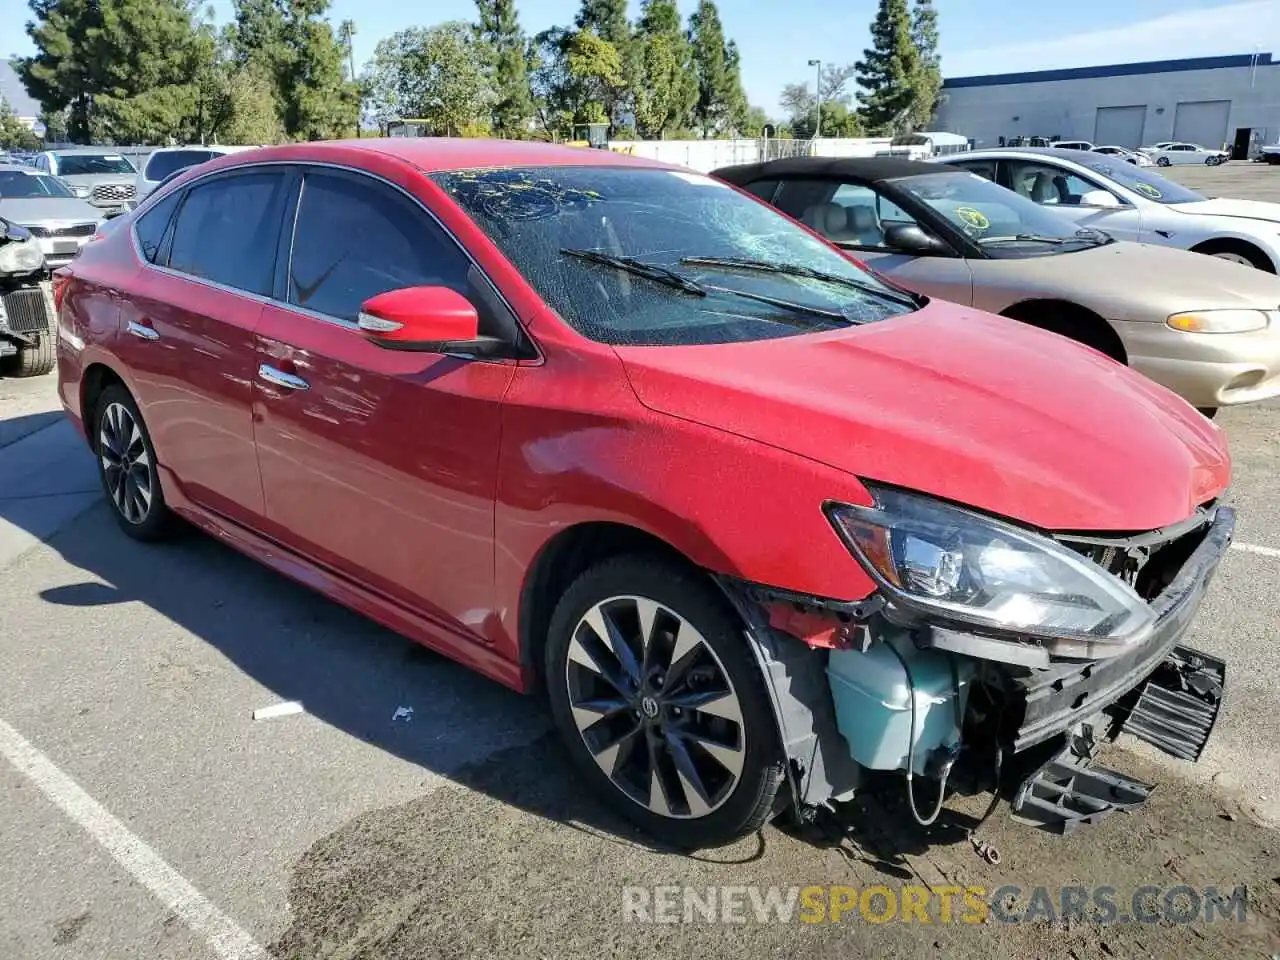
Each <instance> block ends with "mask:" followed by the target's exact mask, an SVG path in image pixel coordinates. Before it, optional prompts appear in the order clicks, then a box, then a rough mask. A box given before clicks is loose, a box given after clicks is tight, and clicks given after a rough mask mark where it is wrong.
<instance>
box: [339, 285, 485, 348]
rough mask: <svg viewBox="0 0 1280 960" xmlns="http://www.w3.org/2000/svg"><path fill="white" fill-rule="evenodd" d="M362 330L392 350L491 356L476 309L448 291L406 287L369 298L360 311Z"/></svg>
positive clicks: (458, 295) (438, 288)
mask: <svg viewBox="0 0 1280 960" xmlns="http://www.w3.org/2000/svg"><path fill="white" fill-rule="evenodd" d="M360 329H361V331H363V332H364V334H365V335H366V336H367V337H368V338H369V339H370V340H371V341H373V342H374V343H376V344H378V346H381V347H387V348H388V349H391V350H417V351H421V352H424V353H452V352H455V351H457V352H472V353H479V352H488V351H487V350H484V351H482V350H480V349H477V348H478V347H480V346H482V345H486V344H488V342H489V341H490V340H491V339H492V338H490V337H481V336H480V317H479V314H477V313H476V308H475V306H474V305H473V304H472V303H471V301H470V300H468V299H467V298H466V297H464V296H462V294H460V293H458V292H457V291H456V290H450V289H449V288H448V287H404V288H402V289H400V290H388V291H387V292H386V293H380V294H378V295H377V296H374V297H370V298H369V299H368V300H366V301H365V302H364V303H363V304H362V305H361V307H360Z"/></svg>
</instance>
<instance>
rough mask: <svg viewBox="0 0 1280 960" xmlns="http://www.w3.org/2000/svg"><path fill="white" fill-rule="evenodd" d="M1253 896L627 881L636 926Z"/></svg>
mask: <svg viewBox="0 0 1280 960" xmlns="http://www.w3.org/2000/svg"><path fill="white" fill-rule="evenodd" d="M1248 900H1249V894H1248V888H1247V887H1245V886H1235V887H1232V888H1230V889H1229V890H1228V889H1227V888H1218V887H1212V886H1207V887H1202V888H1195V887H1190V886H1186V885H1179V886H1172V887H1160V886H1154V885H1150V886H1142V887H1138V888H1136V889H1134V890H1131V891H1120V890H1117V889H1116V888H1115V887H1109V886H1098V887H1084V886H1069V887H1056V888H1055V887H1044V886H1038V887H1018V886H1011V885H1005V886H1001V887H995V888H994V889H993V888H988V887H976V886H968V887H960V886H932V887H926V886H914V885H902V886H896V887H891V886H887V885H876V886H869V887H851V886H818V885H810V886H805V887H801V886H794V887H753V886H724V887H682V886H656V887H624V888H623V889H622V919H623V920H624V921H625V922H629V923H760V924H774V923H844V922H862V923H936V924H949V923H992V922H995V923H1056V922H1058V921H1061V920H1078V921H1082V922H1089V923H1097V924H1101V925H1111V924H1127V923H1180V924H1191V923H1221V922H1244V920H1245V914H1246V908H1247V905H1248Z"/></svg>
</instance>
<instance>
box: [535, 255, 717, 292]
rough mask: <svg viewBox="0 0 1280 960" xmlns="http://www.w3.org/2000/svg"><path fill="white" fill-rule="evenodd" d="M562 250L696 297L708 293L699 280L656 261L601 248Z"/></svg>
mask: <svg viewBox="0 0 1280 960" xmlns="http://www.w3.org/2000/svg"><path fill="white" fill-rule="evenodd" d="M560 252H561V253H562V254H564V255H565V256H567V257H577V258H578V259H579V260H586V261H587V262H588V263H598V264H601V265H602V266H606V267H613V268H615V269H617V270H625V271H626V272H627V273H634V274H635V275H636V276H637V277H644V278H645V279H646V280H652V281H654V282H655V283H661V284H665V285H666V286H668V287H674V288H675V289H677V290H683V291H684V292H685V293H691V294H693V295H694V296H696V297H705V296H706V295H707V288H706V287H704V286H703V285H702V284H700V283H698V281H696V280H691V279H690V278H689V277H686V276H685V275H684V274H681V273H677V272H676V271H674V270H668V269H667V268H666V267H664V266H661V265H659V264H656V263H645V262H644V261H643V260H637V259H636V258H635V257H619V256H615V255H614V254H612V253H603V252H601V251H599V250H573V249H568V248H566V249H563V250H561V251H560Z"/></svg>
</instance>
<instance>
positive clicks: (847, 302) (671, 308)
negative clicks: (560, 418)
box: [434, 166, 916, 345]
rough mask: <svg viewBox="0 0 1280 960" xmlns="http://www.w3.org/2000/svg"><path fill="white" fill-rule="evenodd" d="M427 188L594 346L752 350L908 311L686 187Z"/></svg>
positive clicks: (700, 185)
mask: <svg viewBox="0 0 1280 960" xmlns="http://www.w3.org/2000/svg"><path fill="white" fill-rule="evenodd" d="M434 179H435V181H436V182H437V183H438V184H439V185H440V186H441V187H442V188H443V189H444V190H445V191H446V192H448V194H449V195H450V196H451V197H452V198H453V199H454V200H455V201H456V202H457V203H458V204H459V206H461V207H462V208H463V209H464V210H465V211H466V212H467V214H468V215H470V216H471V218H472V219H474V220H475V221H476V223H478V224H479V225H480V227H481V228H482V229H483V230H484V231H485V233H486V234H488V236H489V237H490V238H491V239H492V240H493V242H494V243H495V244H497V246H498V247H499V248H500V249H501V250H502V252H503V253H504V254H505V255H506V256H507V258H508V259H509V260H511V262H512V263H513V264H515V266H516V267H517V268H518V269H519V270H520V272H521V273H522V274H524V276H525V277H526V278H527V279H528V280H529V282H530V283H531V284H532V285H533V287H534V289H536V290H537V291H538V293H539V294H540V295H541V296H542V297H543V299H544V300H546V301H547V303H548V304H550V305H551V306H552V307H553V308H554V309H555V310H556V311H557V312H558V313H559V314H560V316H562V317H563V318H564V319H565V321H566V322H568V323H569V324H571V325H572V326H573V327H574V328H575V329H577V330H578V331H579V332H581V333H582V334H584V335H585V336H588V337H591V338H592V339H595V340H599V341H602V342H604V343H612V344H653V345H663V344H705V343H731V342H737V341H745V340H763V339H768V338H772V337H784V336H791V335H794V334H798V333H804V332H808V331H814V330H831V329H837V328H841V327H846V326H850V325H854V324H859V323H868V322H872V321H877V320H883V319H885V318H888V317H894V316H899V315H901V314H904V313H909V312H912V311H913V310H915V309H916V302H915V301H913V299H912V298H911V296H909V295H905V294H904V293H903V292H901V291H898V290H896V289H894V288H891V287H888V286H886V285H884V284H883V283H881V282H880V281H878V280H877V279H876V278H875V277H874V276H872V275H871V274H869V273H867V272H865V271H863V270H860V269H859V268H858V267H857V266H855V265H854V264H853V263H852V262H851V261H850V260H848V259H847V258H845V257H844V256H842V255H841V254H840V253H839V252H837V251H835V250H833V249H831V248H830V247H828V246H826V245H825V244H823V243H822V242H821V241H819V240H818V239H816V238H815V237H813V236H811V235H810V234H808V233H807V232H805V231H804V230H802V229H800V228H799V227H797V226H796V225H794V224H793V223H792V222H791V221H789V220H787V219H786V218H785V217H783V216H781V215H780V214H778V213H776V212H775V211H773V210H772V209H771V208H770V207H767V206H765V205H764V204H761V203H758V202H756V201H755V200H752V199H750V198H748V197H745V196H743V195H742V194H740V193H738V192H737V191H736V190H733V189H731V188H730V187H727V186H725V185H724V184H723V183H721V182H720V181H718V180H713V179H711V178H709V177H705V176H701V175H699V174H694V173H687V172H683V171H676V170H659V169H653V168H637V167H622V166H619V167H538V168H532V167H530V168H509V169H500V170H460V171H451V172H447V173H439V174H436V175H435V177H434ZM726 261H727V262H726ZM775 267H777V268H782V269H773V268H775ZM790 268H797V269H790Z"/></svg>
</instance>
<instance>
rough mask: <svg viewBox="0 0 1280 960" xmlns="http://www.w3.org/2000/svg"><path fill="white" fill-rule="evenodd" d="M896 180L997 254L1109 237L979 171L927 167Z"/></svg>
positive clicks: (1077, 246)
mask: <svg viewBox="0 0 1280 960" xmlns="http://www.w3.org/2000/svg"><path fill="white" fill-rule="evenodd" d="M892 183H893V185H894V187H896V188H897V189H898V190H901V191H903V192H904V193H908V194H910V195H911V196H912V197H914V198H915V199H916V200H918V201H919V202H920V203H923V204H924V205H925V206H927V207H929V208H930V209H932V210H933V211H934V212H936V213H938V214H940V215H941V216H943V217H945V218H946V219H947V220H949V221H950V222H951V223H952V225H953V226H955V227H956V228H958V229H959V230H962V231H963V232H964V233H965V234H966V235H967V236H968V237H969V238H970V239H972V240H974V241H975V242H976V243H977V244H978V245H979V246H981V247H982V248H983V250H985V251H986V252H987V254H988V255H990V256H993V257H1004V256H1020V257H1026V256H1039V255H1046V254H1053V253H1065V252H1068V251H1071V250H1081V249H1084V248H1086V247H1096V246H1098V245H1100V244H1103V243H1109V242H1111V241H1110V238H1109V237H1108V236H1107V235H1106V234H1103V233H1099V232H1098V231H1097V230H1090V229H1087V228H1086V229H1081V227H1080V226H1078V225H1077V224H1076V223H1074V222H1072V221H1071V220H1069V219H1067V218H1066V217H1064V216H1061V215H1060V214H1057V213H1054V212H1053V210H1051V209H1046V208H1045V207H1043V206H1041V205H1040V204H1038V203H1035V202H1034V201H1032V200H1028V199H1027V198H1026V197H1024V196H1022V195H1021V194H1019V193H1015V192H1014V191H1012V190H1006V189H1005V188H1004V187H1001V186H998V185H997V184H994V183H992V182H991V181H990V180H987V179H986V178H985V177H980V176H978V175H977V174H976V173H968V172H959V171H955V172H953V171H947V172H945V173H928V174H925V175H923V176H917V177H903V178H901V179H898V180H894V181H892Z"/></svg>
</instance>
